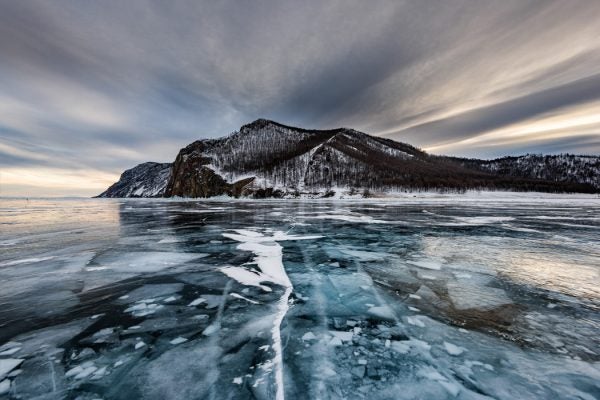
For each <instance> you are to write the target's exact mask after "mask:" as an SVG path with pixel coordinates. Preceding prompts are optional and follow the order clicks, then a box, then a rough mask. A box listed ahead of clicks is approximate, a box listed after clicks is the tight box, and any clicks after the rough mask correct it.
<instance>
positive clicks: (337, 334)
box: [329, 331, 354, 342]
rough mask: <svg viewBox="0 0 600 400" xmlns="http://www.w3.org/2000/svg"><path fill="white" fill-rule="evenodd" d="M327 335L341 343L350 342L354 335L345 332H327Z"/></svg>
mask: <svg viewBox="0 0 600 400" xmlns="http://www.w3.org/2000/svg"><path fill="white" fill-rule="evenodd" d="M329 334H330V335H331V336H333V337H336V338H338V339H340V340H341V341H342V342H351V341H352V336H353V335H354V333H353V332H346V331H329Z"/></svg>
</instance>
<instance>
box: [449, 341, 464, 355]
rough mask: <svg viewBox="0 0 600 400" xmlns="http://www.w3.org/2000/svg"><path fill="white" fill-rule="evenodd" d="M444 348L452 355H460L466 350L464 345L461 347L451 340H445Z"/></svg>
mask: <svg viewBox="0 0 600 400" xmlns="http://www.w3.org/2000/svg"><path fill="white" fill-rule="evenodd" d="M444 349H445V350H446V352H447V353H448V354H450V355H451V356H459V355H461V354H462V353H464V351H465V349H463V348H462V347H459V346H457V345H455V344H452V343H449V342H444Z"/></svg>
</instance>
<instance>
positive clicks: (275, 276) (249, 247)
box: [207, 229, 322, 400]
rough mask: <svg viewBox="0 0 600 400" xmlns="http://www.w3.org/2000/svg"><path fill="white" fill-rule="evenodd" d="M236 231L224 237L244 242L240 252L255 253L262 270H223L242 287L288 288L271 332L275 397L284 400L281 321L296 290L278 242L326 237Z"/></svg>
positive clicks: (280, 302) (244, 230)
mask: <svg viewBox="0 0 600 400" xmlns="http://www.w3.org/2000/svg"><path fill="white" fill-rule="evenodd" d="M234 232H236V233H224V234H223V236H225V237H226V238H229V239H232V240H235V241H238V242H241V243H240V244H239V245H238V246H237V248H238V249H239V250H244V251H251V252H252V253H254V255H255V257H254V260H253V263H254V264H255V265H256V267H257V268H258V271H256V272H251V271H249V270H247V269H245V268H241V267H226V268H222V269H221V271H222V272H223V273H224V274H226V275H227V276H229V277H231V278H233V279H236V280H237V281H238V282H240V283H242V284H250V285H252V286H258V287H261V288H262V289H263V290H265V287H266V286H264V285H261V283H262V282H271V283H274V284H276V285H279V286H282V287H284V288H285V291H284V293H283V295H282V296H281V297H280V298H279V300H278V301H277V309H278V312H277V314H276V315H275V318H274V323H273V327H272V329H271V334H272V340H273V344H272V346H273V351H274V353H275V357H274V358H273V360H272V363H273V365H274V373H275V382H276V385H277V389H276V393H275V398H276V399H277V400H283V398H284V387H283V349H282V344H281V322H282V321H283V318H284V317H285V314H286V313H287V311H288V308H289V304H288V300H289V297H290V295H291V294H292V290H293V287H292V282H291V281H290V278H289V277H288V275H287V273H286V272H285V268H284V266H283V254H282V247H281V245H279V244H278V243H277V241H282V240H307V239H319V238H321V237H322V236H296V235H289V234H287V233H285V232H281V231H276V232H273V234H272V236H265V235H263V234H262V233H259V232H255V231H252V230H246V229H238V230H234ZM234 268H235V269H234ZM242 271H244V272H242ZM245 282H249V283H245ZM207 329H208V328H207Z"/></svg>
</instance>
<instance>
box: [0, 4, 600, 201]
mask: <svg viewBox="0 0 600 400" xmlns="http://www.w3.org/2000/svg"><path fill="white" fill-rule="evenodd" d="M598 20H600V3H595V2H590V1H585V0H581V1H578V0H575V1H573V2H564V1H562V0H531V1H527V2H524V1H521V0H507V1H502V2H499V1H493V0H450V1H446V0H433V1H421V2H419V1H406V2H404V1H396V0H394V1H391V0H390V1H384V0H378V1H376V2H375V3H373V2H364V1H347V0H330V1H327V2H322V1H312V0H311V1H306V2H294V1H266V0H263V1H257V2H240V1H218V2H214V1H197V0H178V1H174V2H161V1H141V0H130V1H126V2H123V1H113V0H108V1H102V2H73V1H67V0H56V1H52V2H36V1H30V0H23V1H12V2H9V1H5V2H1V3H0V146H1V147H0V151H1V153H0V157H1V160H0V164H1V165H3V166H9V167H14V168H17V167H18V168H30V170H31V171H34V170H35V169H36V168H38V169H46V168H50V167H52V168H58V169H61V168H62V169H79V170H82V171H83V170H87V171H100V172H102V173H108V174H117V173H118V172H119V171H120V170H122V169H124V168H127V167H131V166H132V165H134V164H136V163H139V162H143V161H147V160H153V161H170V160H172V159H173V158H174V156H175V154H176V152H177V150H178V149H179V148H180V147H182V146H184V145H185V144H187V143H189V142H191V141H193V140H195V139H197V138H202V137H217V136H222V135H225V134H227V133H230V132H232V131H234V130H235V129H237V128H238V127H239V126H241V125H242V124H244V123H247V122H249V121H251V120H254V119H256V118H259V117H266V118H272V119H275V120H279V121H280V122H283V123H288V124H295V125H299V126H305V127H312V128H319V127H321V128H331V127H336V126H349V127H353V128H356V129H361V130H365V131H367V132H369V133H373V134H377V135H389V136H390V137H393V138H397V139H400V140H406V141H409V142H412V143H413V144H415V145H418V146H421V147H436V146H438V147H439V146H441V145H451V146H453V147H451V148H449V149H448V151H452V152H454V153H455V154H466V153H468V152H470V153H472V152H473V151H478V152H480V154H481V155H482V156H486V155H501V154H514V153H520V152H523V151H524V150H528V151H531V150H535V149H536V148H539V151H551V152H560V151H567V150H569V149H579V148H582V149H583V148H585V146H583V145H581V143H583V142H586V141H587V142H586V143H587V146H588V147H587V148H588V150H589V152H592V151H594V152H600V146H598V143H597V141H596V140H592V139H590V136H592V137H593V132H592V131H590V126H589V124H588V125H586V126H585V127H582V126H579V125H577V123H576V121H574V122H573V124H571V125H570V126H572V127H573V128H572V129H573V130H572V131H564V132H563V134H562V136H556V135H554V136H552V137H549V139H548V140H545V141H544V140H540V139H539V137H538V136H539V135H538V136H536V137H535V138H533V137H532V138H531V140H530V141H529V142H527V141H523V140H518V141H516V140H515V141H512V142H511V139H510V138H507V140H506V141H503V142H502V144H501V145H500V144H498V143H497V140H496V139H495V140H496V142H485V141H484V142H479V143H478V144H477V146H466V145H465V146H462V145H461V144H460V143H461V141H464V140H465V139H469V138H472V137H478V136H480V135H485V134H486V133H488V132H490V131H494V130H497V129H502V128H504V127H507V126H512V125H514V124H519V123H526V122H528V121H529V122H530V121H531V120H532V119H535V118H542V117H545V116H547V115H549V114H551V115H559V116H560V115H561V113H563V112H564V113H566V112H567V111H568V113H570V114H569V115H576V112H575V111H576V110H577V109H578V108H580V109H581V110H593V105H594V104H595V103H597V102H599V101H600V99H599V98H598V93H600V77H599V76H598V75H597V65H600V44H599V42H598V40H597V38H598V37H600V25H598V23H597V21H598ZM574 110H575V111H574ZM590 112H591V111H590ZM565 115H566V114H565ZM565 118H566V117H565ZM573 118H575V117H573ZM598 125H600V124H598ZM598 128H600V126H599V127H598ZM590 132H592V133H590ZM582 141H583V142H582ZM461 146H462V147H461ZM536 146H537V147H536ZM590 149H591V150H590ZM441 150H443V148H441ZM472 155H476V154H472ZM69 193H70V192H69Z"/></svg>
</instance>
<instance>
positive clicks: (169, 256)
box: [88, 251, 207, 274]
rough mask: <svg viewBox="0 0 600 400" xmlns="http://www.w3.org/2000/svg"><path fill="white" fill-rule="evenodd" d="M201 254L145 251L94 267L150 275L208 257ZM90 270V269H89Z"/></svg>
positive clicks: (125, 255) (127, 254)
mask: <svg viewBox="0 0 600 400" xmlns="http://www.w3.org/2000/svg"><path fill="white" fill-rule="evenodd" d="M206 256H207V254H201V253H177V252H166V251H165V252H161V251H145V252H141V251H140V252H130V253H124V254H122V255H120V256H119V257H115V258H114V259H113V260H110V261H106V262H103V263H102V264H101V265H99V266H97V267H94V268H95V269H96V270H106V269H110V270H114V271H118V272H126V273H136V274H137V273H150V272H158V271H162V270H164V269H167V268H172V267H176V266H180V265H181V264H184V263H186V262H188V261H191V260H194V259H197V258H202V257H206ZM88 270H89V268H88Z"/></svg>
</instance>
